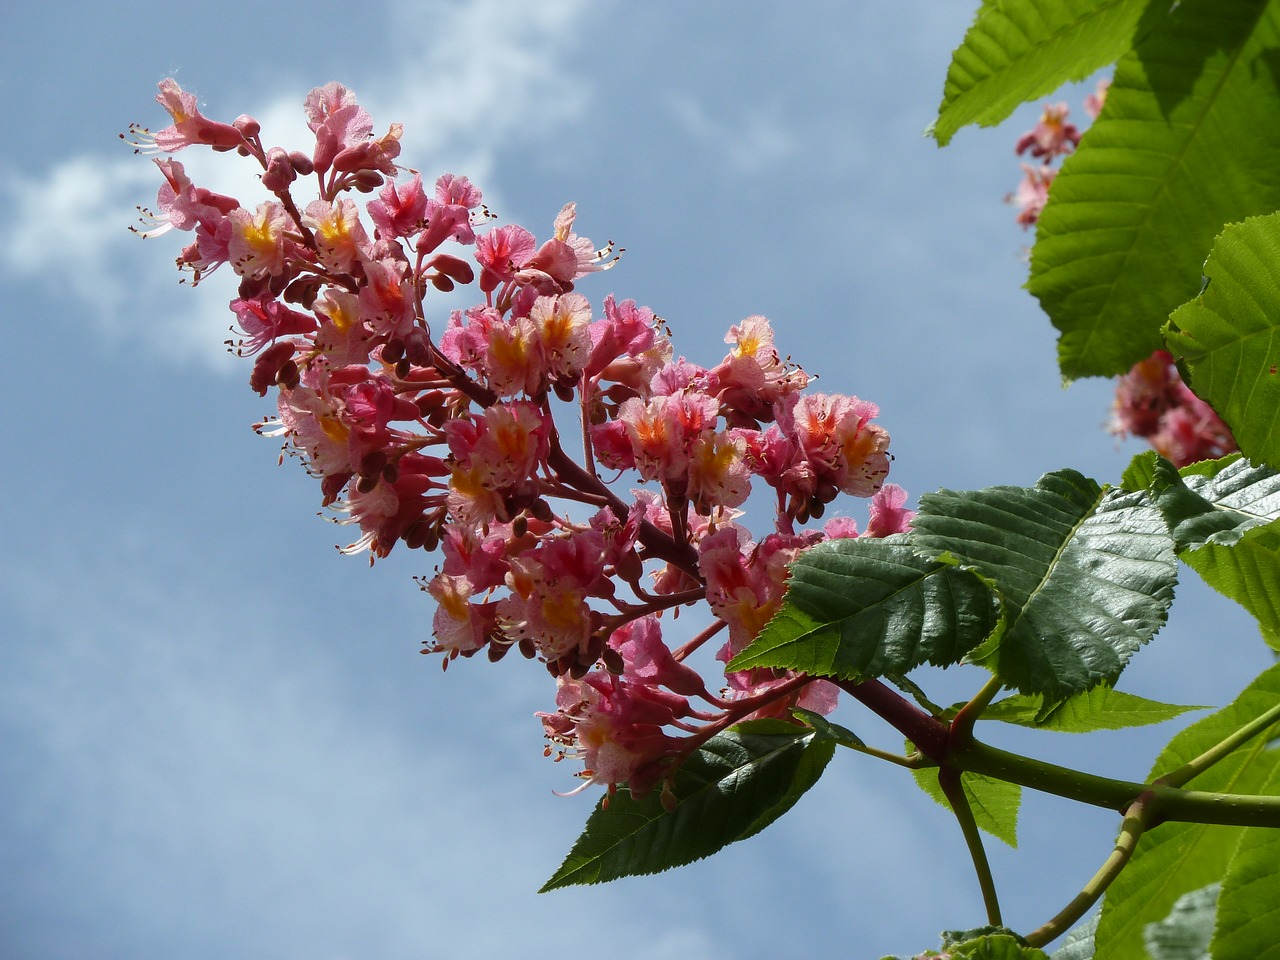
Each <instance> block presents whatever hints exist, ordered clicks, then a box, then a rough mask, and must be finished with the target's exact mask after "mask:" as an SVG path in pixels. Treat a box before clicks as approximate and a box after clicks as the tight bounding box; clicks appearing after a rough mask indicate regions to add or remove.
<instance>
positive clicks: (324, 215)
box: [302, 197, 369, 273]
mask: <svg viewBox="0 0 1280 960" xmlns="http://www.w3.org/2000/svg"><path fill="white" fill-rule="evenodd" d="M302 223H303V225H304V226H306V227H308V228H309V229H310V230H311V231H312V232H313V234H314V236H315V241H316V250H317V252H318V254H319V257H320V265H321V266H322V267H324V268H325V269H326V270H332V271H334V272H335V273H348V272H350V270H351V268H352V267H353V266H354V265H355V264H356V263H358V262H359V261H360V260H362V259H364V258H365V257H366V256H367V255H368V251H369V237H368V235H367V234H366V233H365V230H364V224H363V223H361V222H360V214H359V211H357V210H356V205H355V204H354V203H352V202H351V201H350V200H348V199H347V198H346V197H342V198H340V199H339V200H338V201H337V202H336V203H330V202H329V201H327V200H314V201H312V202H311V203H309V204H307V209H306V210H305V211H304V213H303V215H302Z"/></svg>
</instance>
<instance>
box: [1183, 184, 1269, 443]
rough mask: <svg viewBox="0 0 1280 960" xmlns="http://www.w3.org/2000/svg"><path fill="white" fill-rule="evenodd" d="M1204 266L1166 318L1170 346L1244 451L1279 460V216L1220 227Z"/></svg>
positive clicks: (1192, 385) (1192, 380) (1255, 218)
mask: <svg viewBox="0 0 1280 960" xmlns="http://www.w3.org/2000/svg"><path fill="white" fill-rule="evenodd" d="M1277 206H1280V204H1277V203H1273V204H1272V205H1271V207H1270V209H1275V207H1277ZM1252 212H1257V211H1252ZM1203 269H1204V275H1205V277H1206V278H1207V281H1206V282H1207V284H1208V285H1207V286H1205V287H1204V289H1203V291H1202V292H1201V293H1200V295H1199V296H1197V297H1196V298H1195V299H1194V300H1191V301H1190V302H1188V303H1185V304H1183V305H1182V306H1180V307H1179V308H1178V309H1177V310H1175V311H1174V313H1173V316H1172V317H1171V318H1170V320H1169V327H1168V330H1167V336H1168V339H1169V346H1170V349H1172V350H1173V351H1175V353H1176V354H1178V355H1179V356H1180V357H1181V358H1182V360H1183V362H1184V364H1185V366H1186V368H1187V369H1188V370H1189V371H1190V374H1191V384H1190V386H1191V389H1193V390H1194V391H1195V392H1196V393H1197V394H1198V395H1199V396H1201V397H1203V398H1204V399H1205V400H1207V401H1208V402H1209V403H1210V404H1211V405H1212V406H1213V408H1214V410H1216V411H1217V413H1218V415H1219V416H1220V417H1222V419H1223V420H1225V421H1226V422H1227V425H1228V426H1229V427H1230V428H1231V432H1232V435H1233V436H1234V437H1235V439H1236V443H1238V444H1239V445H1240V449H1241V450H1242V451H1244V454H1245V456H1247V457H1249V458H1250V459H1251V460H1253V461H1255V462H1259V463H1268V464H1271V465H1272V466H1280V373H1277V369H1278V368H1280V214H1272V215H1271V216H1265V217H1253V218H1250V219H1248V220H1245V221H1244V222H1243V223H1233V224H1231V225H1229V226H1227V227H1225V228H1224V229H1223V230H1222V233H1221V234H1220V235H1219V236H1218V238H1217V240H1216V241H1215V242H1214V244H1213V249H1212V251H1211V252H1210V253H1209V259H1208V260H1207V261H1206V262H1205V264H1204V268H1203Z"/></svg>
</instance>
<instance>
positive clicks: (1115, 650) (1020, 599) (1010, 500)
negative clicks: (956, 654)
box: [913, 470, 1177, 701]
mask: <svg viewBox="0 0 1280 960" xmlns="http://www.w3.org/2000/svg"><path fill="white" fill-rule="evenodd" d="M913 529H914V536H915V542H916V544H917V545H918V546H919V547H921V548H922V549H924V550H928V551H930V552H931V553H932V554H933V555H934V556H941V555H943V554H946V555H948V556H951V557H954V558H955V559H956V560H958V561H959V562H960V564H961V565H962V566H964V567H966V568H972V569H973V570H975V571H977V572H978V573H979V574H980V575H982V577H983V578H985V579H986V580H988V581H989V582H991V583H993V584H994V585H995V587H996V589H997V590H998V591H999V593H1000V596H1001V598H1002V600H1003V602H1004V606H1005V617H1006V622H1007V626H1006V629H1005V630H1004V631H1003V632H1002V633H1001V634H997V636H996V637H994V638H993V640H992V641H991V642H988V643H987V644H984V646H983V647H982V648H980V649H979V650H977V651H975V652H974V653H973V654H972V655H971V659H974V660H977V661H979V662H983V663H985V664H987V665H988V666H990V667H991V668H992V669H993V670H994V671H995V673H996V675H997V676H998V677H999V678H1000V679H1001V680H1002V681H1003V682H1004V683H1005V684H1006V685H1008V686H1011V687H1015V688H1017V689H1018V690H1019V691H1021V692H1023V693H1039V694H1043V695H1044V696H1045V697H1046V698H1047V699H1048V700H1050V701H1056V700H1062V699H1065V698H1066V697H1069V696H1071V695H1073V694H1076V693H1080V692H1082V691H1084V690H1087V689H1089V688H1090V687H1092V686H1095V685H1096V684H1098V683H1109V684H1114V683H1115V680H1116V678H1117V677H1118V676H1119V675H1120V671H1121V670H1122V669H1123V668H1124V666H1125V664H1126V663H1127V662H1128V660H1129V658H1130V657H1131V656H1132V655H1133V653H1134V651H1135V650H1137V649H1138V647H1140V646H1141V645H1142V644H1144V643H1146V642H1147V641H1148V640H1150V639H1151V637H1152V636H1153V635H1154V634H1155V632H1156V631H1157V630H1158V629H1159V628H1160V627H1161V625H1162V624H1163V623H1164V620H1165V615H1166V613H1167V611H1168V608H1169V603H1170V602H1171V601H1172V599H1173V587H1174V583H1175V581H1176V579H1177V562H1176V560H1175V558H1174V553H1173V542H1172V540H1170V538H1169V535H1168V531H1167V530H1166V528H1165V524H1164V520H1163V518H1162V517H1161V515H1160V513H1159V512H1158V511H1157V510H1156V509H1155V507H1154V506H1153V505H1152V504H1151V503H1150V501H1149V500H1148V498H1147V497H1146V495H1145V494H1143V493H1129V492H1125V491H1121V490H1110V491H1106V492H1104V491H1103V490H1102V489H1101V488H1100V487H1099V486H1098V485H1097V484H1096V483H1094V482H1093V481H1092V480H1090V479H1088V478H1087V477H1083V476H1081V475H1080V474H1079V473H1076V472H1075V471H1073V470H1063V471H1059V472H1057V473H1050V474H1046V475H1045V476H1044V477H1041V478H1040V480H1039V482H1038V483H1037V484H1036V485H1035V487H990V488H988V489H986V490H979V491H976V492H969V493H956V492H953V491H949V490H941V491H939V492H937V493H932V494H926V495H925V496H924V497H922V498H921V501H920V512H919V514H918V515H917V516H916V518H915V521H914V522H913Z"/></svg>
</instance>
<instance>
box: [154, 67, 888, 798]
mask: <svg viewBox="0 0 1280 960" xmlns="http://www.w3.org/2000/svg"><path fill="white" fill-rule="evenodd" d="M158 99H159V100H160V102H161V104H162V105H163V106H164V107H165V108H166V109H167V110H168V111H169V113H170V116H171V118H172V120H173V124H172V126H170V127H166V128H165V129H164V130H162V131H160V132H159V133H157V134H155V135H150V134H147V133H146V132H145V131H143V130H142V129H141V128H138V127H134V128H133V129H132V133H133V142H134V144H135V145H136V146H137V147H138V148H139V150H142V149H147V150H154V151H164V152H170V153H171V152H173V151H176V150H180V149H184V148H186V147H188V146H195V145H203V146H208V147H211V148H212V149H214V150H216V151H233V152H235V153H237V154H239V155H241V156H244V157H248V158H250V159H252V160H253V161H254V162H256V164H257V165H258V166H259V167H260V168H261V171H262V175H261V178H260V179H261V183H262V185H263V188H264V190H265V192H266V196H264V197H260V198H257V199H255V200H252V201H242V200H241V199H234V198H230V197H225V196H221V195H218V194H214V193H212V192H210V191H208V190H205V189H203V188H201V187H198V186H196V185H194V184H192V183H191V182H190V180H189V178H188V177H187V175H186V173H185V171H184V169H183V167H182V164H180V163H179V162H177V161H176V160H173V159H170V158H165V159H160V158H158V159H157V160H156V163H157V166H158V167H159V169H160V172H161V175H162V184H161V187H160V191H159V195H158V198H157V207H158V210H159V211H160V212H159V214H151V213H146V214H145V217H146V221H147V223H146V225H147V227H148V229H147V230H145V231H144V232H142V233H143V236H155V235H157V234H160V233H163V232H166V231H169V230H183V231H188V232H190V233H192V234H193V235H194V239H193V240H192V242H191V243H190V244H189V245H188V246H187V247H186V248H185V249H183V251H182V253H181V254H180V256H179V257H178V266H179V268H180V269H182V270H184V271H185V270H190V271H191V272H192V273H193V279H194V281H196V282H198V281H199V279H200V278H201V277H202V276H203V275H205V274H207V273H208V272H209V271H211V270H214V269H217V268H219V267H221V266H223V265H226V266H227V268H228V269H230V270H231V271H232V272H234V273H235V274H236V276H237V277H238V278H239V290H238V291H237V296H236V297H235V299H234V300H232V302H231V305H230V306H231V311H232V313H233V314H234V315H235V325H234V326H233V328H232V331H233V336H232V339H231V340H229V341H228V347H229V349H231V350H232V351H233V352H234V353H236V354H237V355H239V356H243V357H246V358H250V359H251V360H252V370H251V373H250V377H249V380H250V386H251V388H252V389H253V390H254V391H255V392H257V393H258V394H259V395H263V396H265V395H266V393H267V392H268V391H269V390H271V389H273V388H274V389H275V391H276V395H277V404H276V409H277V412H276V416H275V417H273V418H271V419H270V420H268V421H264V422H263V423H260V424H258V425H257V430H258V431H259V432H260V433H262V434H263V435H266V436H273V437H280V438H282V439H283V441H284V452H282V459H283V456H284V453H288V454H289V455H292V456H296V457H297V458H299V459H300V460H301V461H302V463H303V464H304V465H305V467H306V469H307V470H308V471H309V472H310V473H311V474H312V475H314V476H315V477H316V478H317V479H318V480H319V482H320V488H321V496H322V502H323V504H324V505H325V506H326V507H328V508H329V509H330V510H332V511H333V513H334V515H335V519H336V520H337V522H339V523H342V524H345V525H349V526H351V527H353V528H354V529H355V536H354V539H353V540H352V542H351V543H350V544H348V545H347V546H346V547H344V548H343V550H344V552H347V553H363V552H367V553H368V554H369V556H370V562H373V560H374V558H378V557H385V556H386V555H387V554H389V553H390V552H391V550H392V549H394V548H395V546H396V545H397V544H404V546H405V547H406V548H409V549H418V548H422V549H425V550H428V551H434V550H436V549H439V550H440V554H441V557H442V560H441V566H440V567H439V568H437V570H436V571H435V572H434V573H433V574H432V575H430V576H428V577H424V578H422V579H421V586H422V589H423V590H424V591H425V592H427V593H428V594H430V596H431V597H432V598H433V600H434V601H435V604H436V608H435V613H434V617H433V621H432V634H433V636H434V639H433V640H432V641H431V642H429V643H428V644H427V647H426V649H425V650H424V652H434V653H437V654H439V655H440V656H441V657H442V663H443V665H445V666H447V665H448V664H449V663H450V662H452V661H453V660H455V659H457V658H460V657H462V658H469V657H474V656H475V655H477V654H479V653H481V652H483V653H484V654H485V655H486V656H487V657H488V658H489V659H490V660H500V659H502V658H503V657H505V656H506V654H507V653H508V652H509V651H510V650H511V649H512V648H516V649H518V650H519V651H520V652H521V654H522V655H523V656H525V657H529V658H536V659H538V660H540V661H541V662H542V663H543V664H544V665H545V666H546V668H547V670H548V671H549V672H550V674H551V675H552V676H553V677H554V678H555V679H556V683H557V695H556V708H555V710H554V711H549V712H547V713H543V714H540V715H539V716H540V719H541V720H542V723H543V727H544V732H545V734H546V737H547V739H548V742H549V747H548V751H549V752H554V753H556V755H557V756H558V757H561V758H573V759H576V760H579V761H581V762H582V764H583V769H582V771H581V772H580V774H579V776H580V777H581V778H582V779H583V780H584V782H586V783H598V784H602V785H605V786H606V787H608V788H609V789H611V790H612V789H615V788H616V787H617V786H618V785H621V784H626V785H627V786H628V787H629V789H630V790H632V791H633V792H634V793H644V792H646V791H647V790H649V789H651V788H654V787H656V786H657V785H658V784H659V783H665V782H667V781H669V778H670V776H671V775H672V771H673V770H674V769H675V768H676V766H677V765H678V764H679V763H680V762H681V760H682V758H684V757H685V756H687V755H688V754H689V753H690V752H691V751H692V750H694V749H696V748H697V746H698V745H699V744H701V743H703V742H704V741H705V740H706V739H707V738H708V737H710V736H712V735H714V734H715V733H716V732H718V731H720V730H723V729H724V728H726V727H727V726H729V725H730V724H732V723H735V722H737V721H739V720H742V719H744V718H746V717H751V716H781V717H787V716H789V715H790V714H789V711H790V709H791V707H793V706H797V705H800V706H804V707H807V708H809V709H813V710H821V711H823V712H826V711H829V710H831V709H833V708H834V706H835V699H836V692H837V691H836V688H835V687H834V686H832V685H831V684H828V683H825V682H822V681H813V680H812V679H811V678H809V677H807V676H803V675H797V674H794V673H790V672H785V671H761V670H755V671H750V672H748V673H746V674H733V675H730V676H728V677H726V678H725V679H724V681H723V683H722V684H716V685H713V686H715V687H717V689H712V687H711V686H708V684H707V683H705V682H704V681H703V679H702V677H701V676H700V675H699V674H698V673H697V672H696V671H695V670H693V669H692V668H691V667H690V666H689V665H688V664H687V663H686V659H687V658H688V656H689V655H690V654H691V653H692V652H693V651H694V650H695V649H697V648H698V647H699V646H700V645H702V644H703V643H705V642H706V641H707V640H709V639H710V638H711V637H712V636H713V635H714V634H715V633H717V632H718V631H721V630H725V629H727V631H728V633H727V636H728V639H727V642H726V643H725V645H724V648H723V649H722V651H721V653H720V658H721V660H723V661H727V660H728V659H729V658H730V657H731V656H732V655H733V654H734V653H736V652H737V651H739V650H741V649H743V648H744V647H745V646H746V645H747V644H748V643H750V642H751V640H752V639H753V638H754V637H755V636H756V635H757V634H758V633H759V631H760V630H761V628H762V627H763V626H764V624H765V623H766V622H767V621H768V619H769V618H770V617H771V616H772V615H773V614H774V613H775V612H776V611H777V610H778V608H779V607H780V605H781V603H782V600H783V596H784V593H785V591H786V584H787V579H788V576H789V569H788V565H789V564H790V563H791V562H792V561H793V560H794V559H795V558H796V557H797V556H798V555H799V554H800V552H801V551H803V550H804V549H806V548H807V547H809V546H811V545H812V544H814V543H816V542H818V541H820V540H822V539H825V538H826V537H828V536H830V537H853V536H857V535H858V529H857V524H856V523H855V522H854V521H853V520H851V519H849V518H846V517H837V518H834V519H832V520H830V521H829V522H828V524H827V526H826V527H825V528H824V530H821V531H820V530H806V529H804V528H803V525H804V524H806V523H807V522H809V521H810V520H816V519H818V518H820V517H822V516H823V515H824V513H825V511H826V510H827V508H828V507H829V505H830V504H831V503H832V501H833V500H834V499H835V497H836V496H837V495H838V494H840V493H846V494H852V495H855V496H859V497H870V498H871V513H870V520H869V523H868V525H867V530H866V533H865V534H863V535H864V536H885V535H888V534H891V533H895V532H900V531H904V530H906V528H907V525H908V523H909V522H910V518H911V513H910V511H908V510H906V509H905V508H904V504H905V500H906V494H905V492H904V491H902V490H901V489H899V488H897V487H894V486H892V485H885V477H886V475H887V473H888V469H889V460H890V457H889V454H888V446H889V435H888V434H887V433H886V432H885V430H884V429H883V428H882V427H880V426H879V425H878V424H876V423H875V419H876V417H877V415H878V410H877V408H876V407H875V405H874V404H871V403H868V402H866V401H863V400H859V399H858V398H856V397H848V396H840V395H835V394H813V393H808V392H806V391H807V387H808V385H809V376H808V375H807V374H806V373H805V372H804V371H803V370H802V369H800V368H799V367H798V366H796V365H795V364H793V363H792V362H791V361H790V360H789V359H784V358H783V357H782V356H781V355H780V354H779V353H778V350H777V348H776V347H775V344H774V333H773V330H772V328H771V326H770V324H769V322H768V321H767V320H766V319H765V318H764V317H748V318H747V319H745V320H744V321H742V323H740V324H737V325H735V326H734V327H733V328H732V329H731V330H730V331H729V334H728V335H727V336H726V338H725V340H726V343H727V345H728V352H727V353H726V355H725V356H724V358H723V359H722V360H720V361H719V362H718V363H716V364H714V365H712V366H709V367H704V366H700V365H698V364H696V363H693V362H690V361H688V360H686V359H684V358H683V357H677V356H675V354H674V352H673V350H672V347H671V342H670V334H669V331H668V330H667V327H666V325H665V323H664V322H663V321H662V320H661V319H660V318H659V317H657V316H655V315H654V313H653V311H652V310H650V309H649V308H647V307H643V306H639V305H637V304H636V302H635V301H633V300H621V301H620V300H617V299H615V298H614V297H613V296H612V295H610V296H608V297H606V298H605V299H604V301H603V303H602V304H601V306H600V308H599V309H595V308H593V306H592V304H591V302H590V301H589V300H588V299H587V298H586V297H585V296H583V295H582V294H581V293H579V292H578V291H577V290H576V289H575V286H576V284H577V283H578V281H580V280H581V279H582V278H583V277H586V276H588V275H590V274H593V273H597V272H600V271H603V270H606V269H609V268H610V267H612V266H613V265H614V264H616V263H617V260H618V255H619V253H620V252H621V251H617V252H615V249H614V245H613V244H612V243H609V244H606V245H605V246H604V247H603V248H597V247H596V246H595V245H594V244H592V243H591V241H590V240H588V239H586V238H585V237H582V236H579V235H578V234H577V233H576V232H575V225H576V222H577V209H576V207H575V206H574V205H573V204H571V203H570V204H566V205H565V206H564V207H563V208H562V209H561V210H560V211H559V212H558V214H557V215H556V216H555V217H554V218H553V220H552V223H551V225H550V226H551V232H550V235H549V236H547V237H546V238H545V239H543V240H541V241H540V240H539V239H538V238H537V237H536V236H535V234H534V233H533V232H531V231H529V230H527V229H525V228H524V227H521V226H519V225H516V224H506V225H496V226H491V225H490V223H491V220H492V217H491V215H490V214H489V212H488V210H487V209H485V207H484V205H483V203H482V199H483V198H482V195H481V192H480V190H479V189H478V188H477V187H475V186H474V185H473V184H471V183H470V181H468V180H467V178H466V177H462V176H457V175H454V174H445V175H443V176H441V177H439V178H438V179H437V180H436V181H435V183H434V186H433V187H428V186H427V185H426V184H424V182H423V180H422V178H421V176H420V175H419V174H417V173H408V174H407V175H404V176H402V174H405V173H406V172H405V171H402V170H401V169H400V168H399V167H398V166H397V164H396V158H397V157H398V155H399V140H400V132H401V131H400V127H399V125H392V126H391V127H390V128H389V130H388V132H387V133H386V134H385V135H383V136H381V137H378V136H376V135H375V132H374V125H373V120H372V118H370V117H369V115H368V114H367V113H366V112H365V110H364V109H363V108H362V107H361V106H360V105H359V103H358V101H357V99H356V97H355V95H354V94H353V93H352V92H351V91H350V90H349V89H347V88H346V87H344V86H342V85H341V84H336V83H331V84H327V85H325V86H323V87H319V88H317V89H315V90H313V91H312V92H311V93H310V94H309V95H308V96H307V98H306V101H305V104H304V110H305V113H306V118H307V124H308V126H309V128H310V130H311V131H312V133H313V134H314V135H315V144H314V145H313V146H312V147H311V148H309V149H306V150H290V151H286V150H284V149H283V148H279V147H270V148H268V147H266V146H265V145H264V141H263V140H262V139H261V131H260V129H259V125H258V123H257V121H255V120H253V119H252V118H251V117H241V118H239V119H237V120H236V121H235V122H234V123H232V124H224V123H220V122H218V121H214V120H209V119H208V118H206V117H204V116H203V114H201V113H200V111H199V110H198V109H197V107H196V105H195V100H194V98H193V97H191V95H190V94H188V93H186V92H184V91H182V90H181V89H179V88H178V86H177V84H176V83H174V82H173V81H172V80H166V81H164V82H163V83H161V85H160V96H159V97H158ZM303 183H306V184H309V185H310V186H311V188H312V191H313V195H312V196H310V197H307V198H301V197H298V196H296V195H295V191H296V190H297V189H298V188H299V187H300V186H301V185H302V184H303ZM358 194H366V195H369V199H368V200H367V202H364V203H358V202H357V199H356V197H355V196H354V195H358ZM486 228H487V229H486ZM460 287H472V288H474V289H475V291H476V292H475V298H474V300H473V301H472V302H473V306H471V307H468V308H462V309H457V310H454V311H453V312H452V313H451V315H450V316H449V318H448V321H447V322H446V323H444V324H442V325H441V326H440V327H438V328H437V329H434V330H433V329H432V327H431V326H430V325H429V324H428V323H427V321H426V317H427V315H428V313H429V311H430V307H429V306H428V300H429V298H430V297H431V296H433V292H436V291H444V292H448V291H454V290H456V289H457V288H460ZM560 403H563V404H566V405H567V407H568V408H569V409H571V410H572V411H574V412H576V414H577V415H578V417H579V418H580V420H581V429H580V432H579V433H578V435H577V436H576V438H573V439H571V438H570V437H569V436H567V435H564V434H562V433H561V430H560V427H559V426H558V424H560V423H564V422H567V420H566V414H567V410H566V411H561V412H560V413H559V414H557V404H560ZM570 444H573V445H576V446H577V447H579V448H580V454H579V456H578V457H577V459H575V458H574V457H571V456H570V455H569V453H568V452H567V449H566V448H567V446H569V445H570ZM623 474H625V475H627V479H626V480H625V481H624V479H623V477H622V475H623ZM757 480H760V481H763V483H764V484H765V485H767V486H768V487H769V488H771V489H772V491H773V493H772V502H773V504H774V508H773V513H774V517H773V530H772V531H771V532H769V533H768V534H767V535H765V536H764V537H762V538H761V539H759V540H755V539H753V536H752V534H751V533H750V532H749V531H748V529H747V528H746V527H744V526H742V525H740V524H739V523H738V518H739V517H740V515H741V508H743V507H745V506H746V504H747V503H748V501H749V499H750V496H751V492H752V489H753V486H754V485H755V482H756V481H757ZM627 489H630V493H629V494H624V493H622V492H621V491H622V490H627ZM766 502H768V501H766ZM697 602H706V603H707V604H708V605H709V607H710V610H711V612H712V613H713V615H714V617H715V621H714V624H713V626H712V627H711V628H709V629H708V630H706V631H704V632H703V633H702V634H701V635H699V636H698V637H696V638H694V639H693V640H692V641H689V642H687V643H685V644H684V645H683V646H682V647H680V648H679V649H678V650H675V651H673V650H672V649H670V648H669V647H668V646H667V644H666V642H665V641H664V639H663V635H662V623H663V616H664V614H665V613H666V611H669V610H670V611H672V612H673V613H672V615H673V616H674V615H675V613H676V612H678V611H679V609H680V608H681V607H683V606H687V605H689V604H692V603H697ZM664 795H665V794H664Z"/></svg>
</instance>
